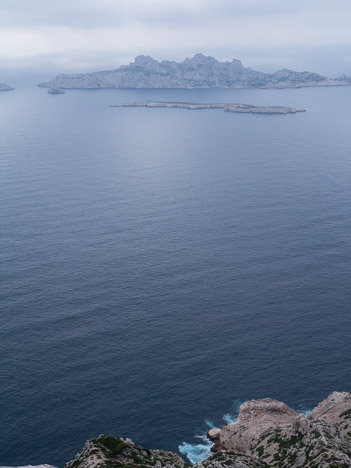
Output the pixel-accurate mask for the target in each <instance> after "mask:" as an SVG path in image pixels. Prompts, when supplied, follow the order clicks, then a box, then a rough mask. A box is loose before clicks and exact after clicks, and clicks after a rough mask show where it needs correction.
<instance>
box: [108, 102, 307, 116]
mask: <svg viewBox="0 0 351 468" xmlns="http://www.w3.org/2000/svg"><path fill="white" fill-rule="evenodd" d="M110 107H149V108H155V107H168V108H178V109H189V110H198V109H223V110H224V111H226V112H236V113H242V114H243V113H246V114H247V113H253V114H295V113H296V112H306V109H301V108H294V107H284V106H252V105H250V104H218V103H214V104H198V103H193V102H158V101H144V102H132V103H127V104H111V105H110Z"/></svg>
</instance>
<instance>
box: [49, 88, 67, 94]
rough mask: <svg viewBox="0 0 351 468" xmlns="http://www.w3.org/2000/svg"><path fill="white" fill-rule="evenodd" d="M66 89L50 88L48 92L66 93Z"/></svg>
mask: <svg viewBox="0 0 351 468" xmlns="http://www.w3.org/2000/svg"><path fill="white" fill-rule="evenodd" d="M65 92H66V91H64V90H63V89H60V88H49V89H48V94H65Z"/></svg>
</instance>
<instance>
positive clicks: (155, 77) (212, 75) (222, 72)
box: [38, 54, 351, 89]
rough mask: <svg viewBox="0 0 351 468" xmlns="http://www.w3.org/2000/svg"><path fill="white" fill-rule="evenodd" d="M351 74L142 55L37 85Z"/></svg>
mask: <svg viewBox="0 0 351 468" xmlns="http://www.w3.org/2000/svg"><path fill="white" fill-rule="evenodd" d="M349 85H351V76H348V75H341V76H340V77H338V78H334V79H331V78H327V77H325V76H322V75H319V74H317V73H310V72H307V71H302V72H296V71H292V70H287V69H283V70H279V71H277V72H275V73H263V72H260V71H256V70H253V69H252V68H245V67H244V66H243V65H242V63H241V61H240V60H237V59H234V60H232V61H231V62H219V61H218V60H216V59H215V58H213V57H207V56H205V55H203V54H196V55H194V57H192V58H186V59H185V60H183V61H182V62H175V61H170V60H163V61H162V62H158V61H157V60H154V59H153V58H152V57H149V56H145V55H140V56H138V57H136V58H135V60H134V62H132V63H130V64H129V65H122V66H120V67H119V68H116V69H115V70H107V71H99V72H93V73H79V74H70V75H66V74H60V75H57V76H56V77H55V78H53V79H52V80H50V81H49V82H42V83H39V84H38V86H42V87H49V88H65V89H70V88H71V89H74V88H86V89H98V88H185V89H189V88H190V89H191V88H278V89H279V88H298V87H302V86H349Z"/></svg>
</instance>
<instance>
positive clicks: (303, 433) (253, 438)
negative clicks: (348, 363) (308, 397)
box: [199, 392, 351, 468]
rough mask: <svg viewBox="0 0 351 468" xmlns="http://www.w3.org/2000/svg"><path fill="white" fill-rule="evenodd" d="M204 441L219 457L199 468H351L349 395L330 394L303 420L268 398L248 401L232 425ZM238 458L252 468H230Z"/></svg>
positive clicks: (341, 393)
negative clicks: (247, 462)
mask: <svg viewBox="0 0 351 468" xmlns="http://www.w3.org/2000/svg"><path fill="white" fill-rule="evenodd" d="M208 436H209V437H210V438H211V439H212V441H213V442H214V444H215V445H214V449H213V450H214V451H216V452H218V453H217V454H216V455H215V456H213V457H210V458H209V459H207V460H205V461H204V462H203V463H202V464H199V468H206V467H207V466H208V463H210V464H212V465H213V467H216V468H219V467H221V466H223V468H224V467H225V466H230V465H229V463H230V460H231V461H232V463H233V464H232V465H231V466H255V467H256V466H257V467H261V466H262V463H265V465H263V466H269V467H281V468H294V467H296V468H297V467H311V468H312V467H316V468H317V467H320V468H323V467H331V466H333V467H344V468H346V467H351V394H350V393H347V392H334V393H332V394H331V395H330V396H329V397H328V398H327V399H326V400H324V401H323V402H322V403H320V404H319V405H318V406H317V407H316V408H315V409H313V410H312V411H311V413H310V414H309V416H308V417H307V418H306V417H305V416H304V415H303V414H299V413H297V412H296V411H294V410H292V409H291V408H289V407H288V406H287V405H285V404H284V403H281V402H279V401H276V400H271V399H269V398H266V399H263V400H253V401H247V402H245V403H244V404H242V405H241V407H240V412H239V416H238V419H237V421H236V422H235V423H232V424H228V425H227V426H225V427H223V428H222V429H220V431H219V430H218V429H217V428H216V430H215V429H212V430H211V431H209V433H208ZM242 455H245V456H246V457H249V458H248V460H249V461H250V463H251V465H250V464H247V465H235V463H236V462H237V461H238V460H240V463H243V459H242ZM222 458H223V460H224V461H223V460H222ZM221 460H222V461H221ZM213 462H216V464H214V463H213ZM245 463H246V461H245ZM255 463H256V464H255Z"/></svg>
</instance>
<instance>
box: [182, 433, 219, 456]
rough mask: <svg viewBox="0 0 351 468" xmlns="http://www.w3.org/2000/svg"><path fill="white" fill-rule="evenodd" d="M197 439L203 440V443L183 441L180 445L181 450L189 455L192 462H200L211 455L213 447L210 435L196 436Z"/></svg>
mask: <svg viewBox="0 0 351 468" xmlns="http://www.w3.org/2000/svg"><path fill="white" fill-rule="evenodd" d="M195 437H196V438H197V439H201V440H202V441H203V443H202V444H190V443H187V442H182V443H181V445H179V447H178V448H179V451H180V453H182V454H183V455H185V456H186V457H187V459H188V460H189V461H190V463H200V462H201V461H202V460H204V459H205V458H207V457H209V456H210V455H211V447H212V446H213V443H212V442H211V441H210V440H209V439H208V437H207V436H206V435H205V434H203V435H197V436H195Z"/></svg>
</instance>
